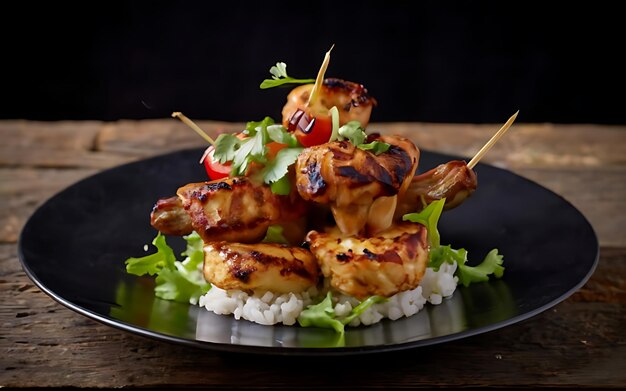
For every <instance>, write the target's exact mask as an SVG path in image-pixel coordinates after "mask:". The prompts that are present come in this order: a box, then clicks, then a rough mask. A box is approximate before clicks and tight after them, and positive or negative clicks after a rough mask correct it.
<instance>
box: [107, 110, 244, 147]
mask: <svg viewBox="0 0 626 391" xmlns="http://www.w3.org/2000/svg"><path fill="white" fill-rule="evenodd" d="M196 123H197V125H198V126H200V128H201V129H203V130H204V131H205V132H206V133H207V134H209V135H210V136H212V137H214V138H217V135H218V134H220V133H224V132H227V133H232V132H236V131H240V130H242V129H243V128H244V124H238V123H232V122H217V121H197V122H196ZM202 146H208V145H207V142H206V141H204V140H203V139H202V138H201V137H200V136H198V135H197V134H196V133H195V132H194V131H193V130H191V129H190V128H189V127H187V125H185V124H183V123H181V122H180V121H179V120H176V119H174V118H172V119H167V120H143V121H130V120H123V121H117V122H115V123H109V124H107V125H105V126H104V127H103V129H102V132H100V134H99V135H98V139H97V142H96V149H97V150H98V151H104V152H117V153H127V154H132V155H136V154H138V155H141V156H153V155H155V154H160V153H165V152H169V151H173V150H180V149H186V148H193V147H202Z"/></svg>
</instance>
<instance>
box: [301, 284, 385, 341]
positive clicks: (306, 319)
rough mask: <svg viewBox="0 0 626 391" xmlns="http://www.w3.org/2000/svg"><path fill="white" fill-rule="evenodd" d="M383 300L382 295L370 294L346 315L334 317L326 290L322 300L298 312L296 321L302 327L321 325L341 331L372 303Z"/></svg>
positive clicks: (331, 300)
mask: <svg viewBox="0 0 626 391" xmlns="http://www.w3.org/2000/svg"><path fill="white" fill-rule="evenodd" d="M385 301H387V299H386V298H384V297H382V296H371V297H369V298H367V299H366V300H363V301H362V302H361V303H359V305H357V306H356V307H354V308H353V309H352V311H350V313H349V314H348V315H347V316H345V317H343V318H336V317H335V310H334V309H333V295H332V293H331V292H328V293H327V294H326V297H325V298H324V300H322V301H321V302H319V303H318V304H314V305H310V306H308V307H307V308H306V309H305V310H304V311H302V312H301V313H300V316H298V323H299V324H300V326H302V327H321V328H326V329H333V330H335V331H336V332H338V333H343V332H344V331H345V325H347V324H348V323H350V322H352V320H354V319H355V318H356V317H358V316H359V315H361V314H362V313H363V312H365V310H367V309H368V308H370V307H371V306H373V305H374V304H377V303H383V302H385Z"/></svg>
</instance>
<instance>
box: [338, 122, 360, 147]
mask: <svg viewBox="0 0 626 391" xmlns="http://www.w3.org/2000/svg"><path fill="white" fill-rule="evenodd" d="M338 133H339V136H341V137H342V138H343V139H348V140H349V141H350V142H351V143H352V144H354V145H361V144H363V141H365V139H366V138H367V134H365V129H363V128H362V127H361V123H360V122H359V121H350V122H348V123H347V124H345V125H343V126H342V127H340V128H339V130H338Z"/></svg>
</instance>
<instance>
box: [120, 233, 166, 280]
mask: <svg viewBox="0 0 626 391" xmlns="http://www.w3.org/2000/svg"><path fill="white" fill-rule="evenodd" d="M152 244H153V245H154V246H155V247H156V248H157V252H156V253H153V254H150V255H146V256H145V257H140V258H132V257H131V258H128V259H127V260H126V262H125V263H126V272H127V273H130V274H134V275H137V276H143V275H144V274H149V275H151V276H153V275H155V274H157V273H158V272H160V271H161V270H163V268H172V267H174V262H175V261H176V256H175V255H174V251H173V250H172V248H171V247H170V246H168V244H167V242H166V241H165V236H163V235H161V232H159V233H158V234H157V236H156V237H155V238H154V239H153V240H152Z"/></svg>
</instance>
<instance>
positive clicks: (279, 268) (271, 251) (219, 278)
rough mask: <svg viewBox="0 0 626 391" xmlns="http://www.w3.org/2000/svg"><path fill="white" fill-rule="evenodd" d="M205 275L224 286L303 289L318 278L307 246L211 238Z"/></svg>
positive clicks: (261, 288)
mask: <svg viewBox="0 0 626 391" xmlns="http://www.w3.org/2000/svg"><path fill="white" fill-rule="evenodd" d="M203 272H204V278H205V279H206V280H207V281H209V282H211V284H214V285H215V286H217V287H219V288H221V289H238V290H242V291H255V290H256V291H271V292H274V293H289V292H294V293H295V292H302V291H305V290H307V289H309V288H310V287H313V286H316V285H317V284H318V282H319V276H320V272H319V266H318V264H317V260H316V259H315V257H314V256H313V254H311V252H309V251H308V250H307V249H305V248H301V247H293V246H286V245H282V244H274V243H255V244H242V243H229V242H211V243H206V244H205V246H204V268H203Z"/></svg>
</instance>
